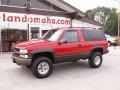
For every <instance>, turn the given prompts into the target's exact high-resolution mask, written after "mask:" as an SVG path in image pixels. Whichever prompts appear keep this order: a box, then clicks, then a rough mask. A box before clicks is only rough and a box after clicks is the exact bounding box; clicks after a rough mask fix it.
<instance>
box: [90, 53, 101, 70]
mask: <svg viewBox="0 0 120 90" xmlns="http://www.w3.org/2000/svg"><path fill="white" fill-rule="evenodd" d="M96 58H98V59H97V60H98V62H96V61H95V60H96ZM102 60H103V59H102V54H101V53H99V52H94V53H93V54H92V56H91V57H90V59H89V65H90V67H92V68H99V67H100V66H101V64H102Z"/></svg>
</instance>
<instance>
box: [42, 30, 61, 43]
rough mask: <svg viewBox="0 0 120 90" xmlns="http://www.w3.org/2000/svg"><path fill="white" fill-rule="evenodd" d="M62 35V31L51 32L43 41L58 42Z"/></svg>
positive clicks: (45, 35) (44, 36) (46, 34)
mask: <svg viewBox="0 0 120 90" xmlns="http://www.w3.org/2000/svg"><path fill="white" fill-rule="evenodd" d="M61 33H62V30H50V31H48V32H46V33H45V34H44V35H43V37H42V39H43V40H49V41H56V40H57V39H58V37H59V36H60V35H61Z"/></svg>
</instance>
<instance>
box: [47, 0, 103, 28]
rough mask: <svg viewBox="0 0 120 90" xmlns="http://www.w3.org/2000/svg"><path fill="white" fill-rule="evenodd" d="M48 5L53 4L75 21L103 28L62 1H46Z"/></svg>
mask: <svg viewBox="0 0 120 90" xmlns="http://www.w3.org/2000/svg"><path fill="white" fill-rule="evenodd" d="M46 1H48V2H49V3H52V4H54V5H55V6H57V7H59V8H61V9H63V10H65V11H66V12H67V13H69V14H71V15H73V16H74V18H75V19H77V20H81V21H84V22H87V23H90V24H94V25H96V26H100V27H104V25H103V24H101V23H99V22H97V21H95V20H93V19H91V18H89V17H88V16H87V15H86V14H85V13H84V12H82V11H80V10H79V9H77V8H75V7H74V6H72V5H70V4H68V3H67V2H65V1H63V0H46Z"/></svg>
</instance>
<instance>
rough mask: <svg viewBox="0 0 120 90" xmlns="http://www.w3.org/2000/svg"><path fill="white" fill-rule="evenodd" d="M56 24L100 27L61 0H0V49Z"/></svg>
mask: <svg viewBox="0 0 120 90" xmlns="http://www.w3.org/2000/svg"><path fill="white" fill-rule="evenodd" d="M59 27H92V28H103V27H104V26H103V25H102V24H100V23H98V22H96V21H94V20H92V19H90V18H88V17H87V16H86V15H85V13H83V12H82V11H80V10H78V9H77V8H75V7H73V6H71V5H69V4H68V3H66V2H64V1H63V0H0V51H1V52H8V51H11V47H12V45H13V44H15V43H18V42H22V41H29V40H31V39H33V38H38V36H39V37H41V36H42V35H43V34H44V33H45V32H46V31H48V30H51V29H54V28H59Z"/></svg>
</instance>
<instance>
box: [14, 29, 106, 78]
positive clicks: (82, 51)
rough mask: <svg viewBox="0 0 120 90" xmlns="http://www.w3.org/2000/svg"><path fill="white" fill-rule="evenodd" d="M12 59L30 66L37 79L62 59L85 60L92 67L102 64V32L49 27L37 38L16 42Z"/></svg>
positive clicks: (103, 52) (104, 47)
mask: <svg viewBox="0 0 120 90" xmlns="http://www.w3.org/2000/svg"><path fill="white" fill-rule="evenodd" d="M13 51H14V53H13V56H12V58H13V62H14V63H16V64H18V65H25V66H27V67H29V68H31V70H32V72H33V74H34V75H35V76H36V77H38V78H45V77H48V76H49V75H50V74H51V72H52V70H53V65H54V64H57V63H63V62H76V61H78V60H80V59H83V60H88V62H89V65H90V66H91V67H92V68H98V67H100V66H101V64H102V55H103V54H105V53H107V52H108V42H107V40H106V38H105V35H104V32H103V31H101V30H98V29H92V28H61V29H56V30H50V31H48V32H47V33H45V34H44V36H43V38H41V39H40V40H33V41H29V42H23V43H19V44H16V45H15V46H14V48H13Z"/></svg>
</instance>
